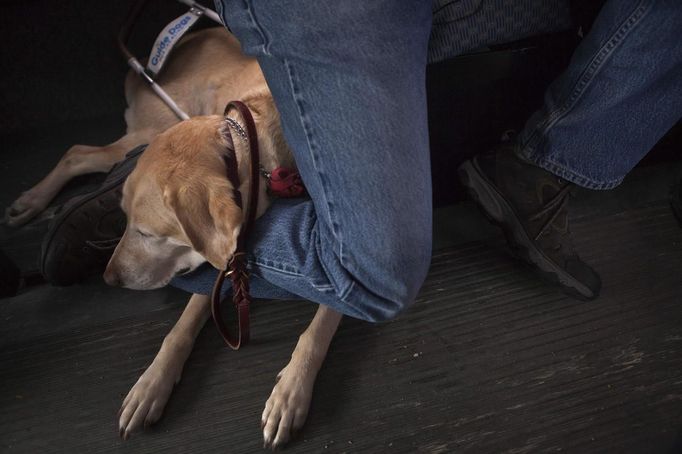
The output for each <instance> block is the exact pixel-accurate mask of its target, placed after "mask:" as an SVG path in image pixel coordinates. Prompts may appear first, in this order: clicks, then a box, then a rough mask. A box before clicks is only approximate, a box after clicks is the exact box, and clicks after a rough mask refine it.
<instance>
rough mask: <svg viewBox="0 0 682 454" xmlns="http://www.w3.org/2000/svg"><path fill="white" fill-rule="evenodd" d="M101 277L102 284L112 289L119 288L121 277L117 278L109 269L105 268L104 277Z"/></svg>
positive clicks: (114, 272) (116, 274) (115, 273)
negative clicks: (104, 283) (102, 278)
mask: <svg viewBox="0 0 682 454" xmlns="http://www.w3.org/2000/svg"><path fill="white" fill-rule="evenodd" d="M102 277H104V282H106V283H107V284H109V285H111V286H113V287H119V286H120V285H121V276H119V275H118V273H117V272H116V271H114V270H112V269H111V268H109V267H107V269H106V270H105V271H104V275H103V276H102Z"/></svg>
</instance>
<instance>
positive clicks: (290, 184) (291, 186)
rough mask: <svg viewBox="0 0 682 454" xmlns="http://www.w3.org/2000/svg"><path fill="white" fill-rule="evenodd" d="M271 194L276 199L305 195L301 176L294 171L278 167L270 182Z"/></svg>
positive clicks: (273, 172)
mask: <svg viewBox="0 0 682 454" xmlns="http://www.w3.org/2000/svg"><path fill="white" fill-rule="evenodd" d="M268 189H269V190H270V194H272V195H274V196H276V197H286V198H288V197H300V196H302V195H304V194H305V187H304V186H303V180H301V175H299V173H298V172H296V171H295V170H293V169H287V168H285V167H277V168H276V169H275V170H273V171H272V173H271V174H270V179H269V180H268Z"/></svg>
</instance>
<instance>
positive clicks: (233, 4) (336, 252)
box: [174, 0, 432, 321]
mask: <svg viewBox="0 0 682 454" xmlns="http://www.w3.org/2000/svg"><path fill="white" fill-rule="evenodd" d="M217 6H218V9H219V12H220V13H221V14H222V15H223V19H224V20H225V22H226V23H227V24H228V25H229V27H230V29H231V30H232V32H233V33H234V34H235V35H236V36H237V38H238V39H239V40H240V42H241V44H242V49H243V50H244V52H245V53H247V54H250V55H254V56H256V57H257V58H258V59H259V62H260V64H261V68H262V69H263V72H264V74H265V77H266V79H267V81H268V85H269V86H270V89H271V91H272V93H273V96H274V99H275V102H276V104H277V107H278V109H279V111H280V114H281V118H282V127H283V130H284V134H285V137H286V140H287V142H288V143H289V145H290V147H291V148H292V150H293V152H294V156H295V158H296V163H297V165H298V167H299V170H300V172H301V175H302V177H303V181H304V183H305V185H306V187H307V189H308V191H309V193H310V199H302V200H278V201H276V202H275V203H274V204H273V205H272V206H271V207H270V209H269V210H268V211H267V212H266V214H265V215H263V216H262V217H261V218H260V219H259V220H258V221H257V222H256V225H255V228H254V231H253V232H252V235H251V238H250V240H249V243H248V248H247V249H248V253H249V255H248V258H249V267H250V269H251V273H252V275H255V276H257V278H258V279H257V281H254V282H253V286H252V293H253V295H254V296H255V297H269V296H271V295H270V294H268V292H269V291H272V290H273V289H275V288H279V289H283V290H285V291H286V292H288V294H294V295H299V296H300V297H303V298H306V299H309V300H312V301H314V302H317V303H320V304H326V305H329V306H330V307H332V308H333V309H335V310H337V311H339V312H342V313H344V314H346V315H350V316H353V317H357V318H361V319H364V320H368V321H382V320H386V319H389V318H392V317H393V316H395V315H396V314H397V313H398V312H400V311H401V310H403V309H404V308H406V307H407V306H408V305H409V304H410V303H412V302H413V300H414V299H415V297H416V294H417V291H418V290H419V288H420V286H421V284H422V282H423V280H424V278H425V276H426V272H427V270H428V266H429V263H430V258H431V215H432V205H431V177H430V163H429V144H428V131H427V111H426V91H425V68H426V59H427V44H428V38H429V32H430V27H431V4H430V2H423V1H405V0H382V1H372V2H367V1H365V0H349V1H344V2H324V1H319V0H291V1H278V2H269V1H258V0H253V1H246V2H244V1H232V0H222V1H221V2H217ZM214 276H215V270H211V269H208V268H206V267H204V268H202V269H201V270H199V271H197V272H195V273H193V274H192V275H189V276H188V277H186V278H185V279H183V280H182V281H180V280H176V281H175V282H174V285H178V286H181V287H183V288H185V289H187V290H190V291H194V292H197V293H206V292H208V291H210V286H207V285H206V284H207V283H210V282H211V280H212V278H213V277H214Z"/></svg>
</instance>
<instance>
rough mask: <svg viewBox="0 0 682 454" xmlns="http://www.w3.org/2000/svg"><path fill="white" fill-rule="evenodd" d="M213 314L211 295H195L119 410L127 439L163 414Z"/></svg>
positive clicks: (122, 434) (120, 425)
mask: <svg viewBox="0 0 682 454" xmlns="http://www.w3.org/2000/svg"><path fill="white" fill-rule="evenodd" d="M210 314H211V304H210V298H209V297H208V296H206V295H196V294H195V295H192V297H191V298H190V300H189V302H188V303H187V307H186V308H185V310H184V312H183V313H182V315H181V316H180V320H178V322H177V323H176V324H175V326H174V327H173V329H171V331H170V333H168V335H167V336H166V338H165V339H164V341H163V344H162V345H161V349H160V350H159V353H157V355H156V357H155V358H154V361H153V362H152V364H151V365H150V366H149V367H148V368H147V370H146V371H144V373H143V374H142V376H141V377H140V378H139V379H138V380H137V383H135V386H133V388H132V389H131V390H130V392H129V393H128V395H127V396H126V398H125V400H124V401H123V405H122V406H121V410H120V411H119V421H118V428H119V434H120V436H121V437H122V438H123V439H124V440H126V439H127V438H128V437H129V436H130V434H131V432H133V431H135V430H137V429H139V428H140V427H142V426H143V425H144V426H145V427H146V426H148V425H150V424H152V423H154V422H156V421H158V419H159V418H160V417H161V414H162V413H163V409H164V407H165V406H166V402H168V398H169V397H170V394H171V391H172V390H173V386H175V385H176V384H177V383H178V382H179V381H180V377H181V375H182V369H183V367H184V365H185V361H187V358H188V357H189V354H190V353H191V351H192V347H193V346H194V341H195V340H196V337H197V336H198V335H199V332H200V331H201V328H202V327H203V326H204V324H205V323H206V320H208V318H209V316H210Z"/></svg>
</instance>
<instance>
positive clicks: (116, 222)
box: [40, 145, 147, 286]
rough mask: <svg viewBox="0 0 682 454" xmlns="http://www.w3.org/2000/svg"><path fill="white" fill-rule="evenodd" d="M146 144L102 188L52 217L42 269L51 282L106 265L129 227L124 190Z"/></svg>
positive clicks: (73, 280) (71, 202)
mask: <svg viewBox="0 0 682 454" xmlns="http://www.w3.org/2000/svg"><path fill="white" fill-rule="evenodd" d="M146 147H147V146H146V145H141V146H139V147H137V148H135V149H134V150H132V151H130V152H129V153H128V154H127V155H126V157H125V159H124V160H123V161H121V162H119V163H117V164H116V165H115V166H114V167H113V168H112V169H111V171H110V172H109V174H108V175H107V177H106V179H105V180H104V182H103V183H102V186H100V188H99V189H97V190H96V191H94V192H91V193H89V194H84V195H81V196H78V197H74V198H73V199H71V200H69V201H68V202H67V203H65V204H64V206H63V207H62V208H61V210H60V211H59V212H58V213H57V215H56V216H55V218H54V219H52V221H50V224H49V226H48V231H47V234H46V235H45V238H44V239H43V244H42V250H41V256H40V271H41V273H42V275H43V276H44V277H45V279H46V280H47V281H48V282H49V283H50V284H52V285H59V286H64V285H71V284H74V283H76V282H79V281H82V280H84V279H86V278H88V277H90V276H93V275H95V274H101V273H102V272H103V271H104V269H105V268H106V266H107V263H108V262H109V259H110V258H111V255H112V254H113V253H114V249H116V245H117V244H118V242H119V240H120V239H121V236H122V235H123V232H124V231H125V227H126V217H125V213H124V212H123V210H122V209H121V206H120V204H121V190H122V188H123V183H124V182H125V180H126V178H127V177H128V175H130V173H131V172H132V171H133V169H134V168H135V164H136V163H137V159H138V157H139V156H140V155H141V154H142V152H143V151H144V149H145V148H146Z"/></svg>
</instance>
